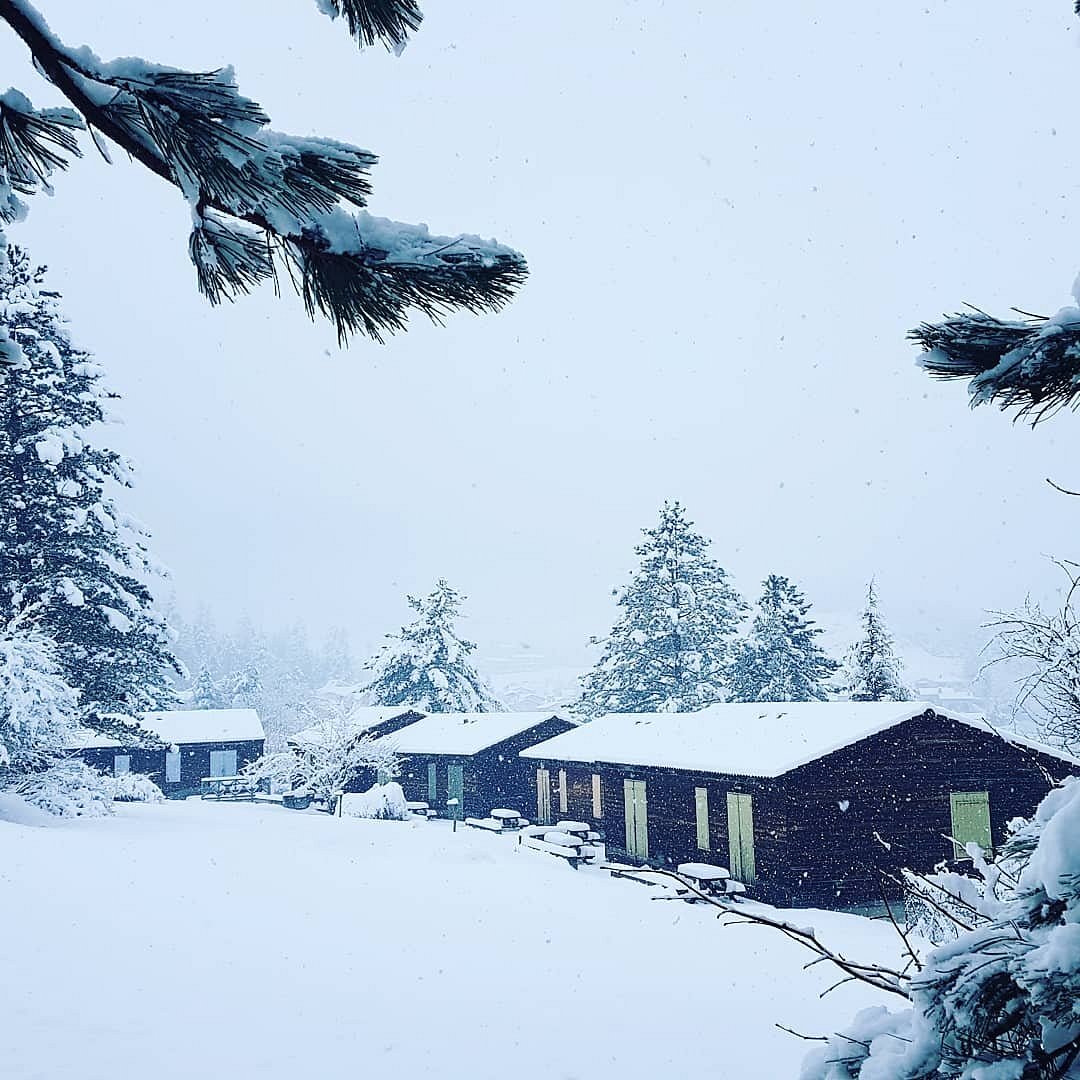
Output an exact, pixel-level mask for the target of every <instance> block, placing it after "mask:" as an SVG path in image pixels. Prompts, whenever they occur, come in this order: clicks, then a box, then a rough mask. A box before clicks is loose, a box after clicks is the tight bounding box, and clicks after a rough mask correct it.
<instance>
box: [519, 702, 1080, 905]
mask: <svg viewBox="0 0 1080 1080" xmlns="http://www.w3.org/2000/svg"><path fill="white" fill-rule="evenodd" d="M522 758H523V759H524V760H528V761H529V762H530V765H531V769H532V776H531V779H532V786H533V791H532V796H533V797H532V800H531V803H530V809H531V810H535V812H536V814H537V816H538V819H539V820H541V821H551V820H554V819H555V818H557V817H571V818H575V819H581V820H584V821H591V822H594V823H596V825H597V826H598V827H599V828H601V829H602V830H603V832H604V835H605V839H606V844H607V851H608V855H609V858H612V859H617V860H623V861H632V862H638V863H649V864H651V865H656V866H674V865H677V864H678V863H681V862H691V861H703V862H713V863H718V864H720V865H723V866H727V867H728V868H729V869H730V870H731V872H732V874H733V876H734V877H736V878H738V879H739V880H742V881H744V882H746V883H747V884H748V885H750V886H751V887H752V895H753V896H755V897H757V898H759V899H762V900H765V901H768V902H771V903H776V904H783V905H787V906H814V907H832V908H857V907H860V906H863V905H868V904H875V903H879V902H881V901H883V900H884V899H889V900H892V899H895V898H897V897H898V896H899V894H900V890H899V889H898V887H897V886H896V885H895V884H894V883H893V882H892V881H891V880H890V878H891V877H895V876H896V875H897V874H898V872H899V871H900V869H902V868H904V867H909V868H912V869H915V870H920V871H930V870H932V869H933V868H934V867H935V866H936V865H937V864H938V863H940V862H942V861H944V860H952V861H954V862H963V861H964V860H966V859H967V857H968V856H967V853H966V851H965V850H964V849H963V847H962V846H961V845H962V844H963V843H967V842H971V841H974V842H977V843H978V844H979V845H980V846H982V847H987V848H991V849H992V848H993V847H994V846H995V845H999V844H1000V843H1001V842H1002V840H1003V839H1004V837H1005V836H1006V832H1007V829H1006V826H1007V822H1009V821H1010V820H1011V819H1012V818H1014V817H1024V816H1030V815H1031V813H1032V812H1033V811H1034V810H1035V807H1036V806H1037V805H1038V803H1039V801H1040V799H1042V797H1043V796H1044V795H1045V794H1046V793H1047V791H1048V790H1049V789H1050V787H1051V786H1052V784H1053V783H1054V782H1055V781H1058V780H1060V779H1062V778H1063V777H1065V776H1066V775H1069V774H1072V773H1080V761H1077V760H1076V759H1073V758H1071V757H1070V756H1069V755H1067V754H1065V753H1064V752H1062V751H1057V750H1053V749H1051V748H1049V747H1046V746H1041V745H1039V744H1038V743H1035V742H1033V741H1031V740H1029V739H1024V738H1021V737H1018V736H1013V735H1012V734H1011V733H1010V734H1009V735H1008V737H1007V738H1006V737H1003V736H1002V735H1000V734H998V733H996V732H995V731H994V730H992V729H991V728H990V727H989V726H988V725H986V724H985V723H984V722H983V721H981V720H978V719H976V718H974V717H948V716H945V715H942V714H940V713H938V712H936V711H934V710H933V709H931V708H928V707H927V706H926V705H925V704H924V703H918V704H916V703H906V704H905V703H895V702H865V703H864V702H812V703H790V704H788V703H783V704H735V705H716V706H712V707H711V708H709V709H704V710H702V711H701V712H698V713H662V714H639V715H630V714H622V715H611V716H606V717H601V718H600V719H598V720H595V721H593V722H592V723H590V724H588V725H583V726H582V727H580V728H579V729H577V730H576V731H572V732H569V733H567V734H565V735H562V736H560V737H558V738H555V739H553V740H551V741H550V742H548V743H544V744H539V745H537V746H534V747H532V748H531V749H529V750H525V751H523V752H522ZM950 838H955V840H958V841H961V845H957V844H954V842H953V839H950Z"/></svg>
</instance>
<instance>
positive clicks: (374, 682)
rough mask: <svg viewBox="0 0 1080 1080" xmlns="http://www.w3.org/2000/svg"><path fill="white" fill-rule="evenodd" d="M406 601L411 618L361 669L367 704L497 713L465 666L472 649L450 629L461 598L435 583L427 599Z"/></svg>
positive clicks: (483, 687) (497, 707)
mask: <svg viewBox="0 0 1080 1080" xmlns="http://www.w3.org/2000/svg"><path fill="white" fill-rule="evenodd" d="M407 599H408V601H409V607H411V608H412V609H413V611H415V612H416V619H415V620H413V622H411V623H409V624H408V625H407V626H403V627H402V628H401V632H400V633H399V634H389V635H387V637H388V638H389V641H390V643H389V644H388V645H384V646H383V647H382V649H381V650H380V652H379V654H378V655H377V656H376V657H375V658H374V659H372V660H371V661H370V662H369V663H368V665H367V667H368V670H370V671H371V672H372V673H373V675H372V679H371V681H370V682H369V683H368V685H367V687H366V690H367V692H368V693H370V694H371V698H372V701H373V702H374V703H375V704H376V705H411V706H413V707H414V708H416V709H419V710H421V711H422V712H498V711H499V710H500V709H501V708H502V706H501V704H500V703H499V702H498V701H497V700H496V698H495V696H494V695H493V694H492V693H491V691H490V690H489V689H488V687H487V685H486V684H485V683H484V680H483V679H482V678H481V677H480V675H479V673H478V672H477V671H476V669H475V668H474V667H473V666H472V664H471V663H470V662H469V657H470V655H471V654H472V653H473V651H474V650H475V649H476V646H475V645H474V644H473V642H471V641H466V640H465V639H464V638H462V637H459V636H458V632H457V628H456V626H455V622H456V620H457V618H458V615H459V608H460V607H461V603H462V601H463V600H465V599H466V598H465V597H464V596H461V595H460V594H459V593H457V592H455V590H454V589H452V588H451V587H450V585H448V584H447V582H446V581H445V580H444V579H442V578H440V579H439V582H438V584H437V585H436V586H435V588H434V590H433V591H432V592H431V593H430V594H429V595H428V596H425V597H420V598H417V597H414V596H410V597H408V598H407Z"/></svg>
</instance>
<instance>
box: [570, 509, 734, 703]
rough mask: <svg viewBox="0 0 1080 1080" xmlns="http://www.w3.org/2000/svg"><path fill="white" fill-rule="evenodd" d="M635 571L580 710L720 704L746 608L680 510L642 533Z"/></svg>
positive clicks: (597, 641) (665, 514)
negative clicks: (734, 645) (736, 636)
mask: <svg viewBox="0 0 1080 1080" xmlns="http://www.w3.org/2000/svg"><path fill="white" fill-rule="evenodd" d="M642 531H643V533H644V535H645V540H644V542H643V543H641V544H639V545H638V547H637V548H635V552H636V554H637V555H639V556H640V558H641V563H640V566H639V567H638V569H637V570H635V571H634V572H633V574H632V575H631V579H630V582H629V584H628V585H627V586H626V588H625V589H623V590H622V592H621V593H620V594H619V599H618V603H619V607H620V608H621V609H622V611H621V613H620V615H619V618H618V620H617V621H616V623H615V625H614V627H613V628H612V630H611V633H610V634H609V635H608V636H607V637H606V638H603V639H596V638H594V639H593V643H594V644H601V645H603V647H604V653H603V656H601V658H600V660H599V662H598V663H597V665H596V667H595V668H594V669H593V670H592V671H590V672H589V673H588V674H587V675H586V676H584V678H583V679H582V680H581V682H582V696H581V699H580V701H579V702H578V708H579V709H580V710H581V711H582V712H584V713H586V714H588V715H593V716H595V715H599V714H601V713H605V712H684V711H687V710H692V709H700V708H701V707H702V706H705V705H709V704H711V703H712V702H716V701H724V700H726V699H727V697H728V692H729V681H728V675H729V669H730V665H731V658H732V643H733V641H734V638H735V635H736V634H737V632H738V628H739V623H740V621H741V620H742V618H743V615H744V613H745V611H746V605H745V604H744V603H743V601H742V600H741V599H740V598H739V596H738V594H737V593H736V592H735V590H734V588H732V586H731V584H730V582H729V580H728V576H727V574H726V572H725V571H724V570H723V569H722V568H721V566H720V565H719V564H718V563H717V562H716V561H715V560H714V559H712V558H711V557H710V556H709V555H708V554H707V552H708V547H709V543H710V541H709V540H707V539H706V538H705V537H704V536H702V535H701V534H700V533H697V532H695V531H694V529H693V522H692V521H690V520H688V518H687V517H686V512H685V511H684V510H683V507H682V506H681V505H680V504H679V503H678V502H674V503H664V506H663V508H662V509H661V511H660V521H659V522H658V524H657V525H656V526H655V527H653V528H651V529H643V530H642Z"/></svg>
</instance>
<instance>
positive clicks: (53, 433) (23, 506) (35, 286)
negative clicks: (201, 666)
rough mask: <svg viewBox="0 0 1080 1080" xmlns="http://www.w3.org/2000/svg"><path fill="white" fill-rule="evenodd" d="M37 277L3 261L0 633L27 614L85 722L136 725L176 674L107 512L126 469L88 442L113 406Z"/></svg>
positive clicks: (139, 538)
mask: <svg viewBox="0 0 1080 1080" xmlns="http://www.w3.org/2000/svg"><path fill="white" fill-rule="evenodd" d="M43 277H44V272H43V271H42V270H40V269H39V270H35V269H34V268H33V267H32V266H31V263H30V260H29V258H28V256H27V254H26V252H25V251H23V250H21V249H20V248H18V247H15V246H12V247H11V248H10V250H9V257H8V260H7V264H6V267H5V268H4V269H3V271H2V272H0V324H2V325H4V326H6V327H7V328H8V331H9V334H10V335H11V337H12V339H13V340H15V341H16V342H17V343H18V344H19V346H20V349H21V354H22V358H21V360H20V361H19V362H18V363H17V364H14V365H11V366H8V367H5V368H3V369H0V619H4V620H5V621H7V620H10V619H12V618H15V617H19V616H21V615H23V614H24V613H30V614H29V615H28V618H31V619H32V621H33V625H35V626H37V627H39V628H40V629H41V630H42V631H43V632H44V633H45V634H46V635H47V636H48V637H49V638H51V639H52V640H53V641H54V642H55V643H56V646H57V657H58V660H59V662H60V663H61V665H62V667H63V671H64V675H65V677H66V679H67V681H68V682H69V683H70V684H71V685H72V686H73V687H76V688H77V689H78V690H79V691H80V693H81V704H82V707H83V709H84V711H85V712H86V713H87V714H88V715H94V714H96V713H99V712H110V711H112V712H126V713H137V712H139V711H142V710H145V709H150V708H155V707H160V706H162V705H165V704H167V703H169V702H171V701H172V690H171V686H170V682H169V675H170V672H171V671H175V670H176V662H175V660H174V658H173V656H172V654H171V651H170V647H169V644H168V638H167V634H166V628H165V625H164V622H163V620H162V618H161V617H160V615H159V614H158V613H157V612H156V610H155V607H154V603H153V598H152V596H151V593H150V590H149V588H148V586H147V581H148V580H150V579H151V578H152V577H153V575H154V573H155V567H154V566H153V564H152V562H151V559H150V555H149V551H148V548H147V535H146V533H145V532H144V531H143V530H142V529H141V528H140V527H139V526H138V524H137V523H135V522H134V521H133V520H132V519H131V518H129V517H128V516H127V515H126V514H124V513H123V512H122V511H121V510H120V508H119V507H118V505H117V503H116V501H115V494H116V492H117V491H118V490H119V489H120V488H123V487H128V486H130V484H131V466H130V463H129V462H127V461H125V460H124V459H122V458H121V457H120V456H119V455H118V454H117V453H115V452H114V451H112V450H110V449H108V448H106V447H104V446H102V445H101V444H100V443H99V440H98V435H99V430H98V429H99V426H100V424H101V422H102V421H103V420H104V419H105V418H106V416H107V411H106V410H107V403H108V401H109V400H110V398H112V397H114V396H115V395H112V394H110V393H109V392H108V391H107V390H105V389H104V387H103V386H102V383H101V376H102V370H101V368H100V367H99V366H98V365H97V364H96V363H94V361H93V360H92V358H91V357H90V356H89V355H88V354H87V353H85V352H83V351H81V350H79V349H78V348H76V347H75V346H74V345H73V344H72V343H71V340H70V338H69V336H68V333H67V330H66V329H65V327H64V324H63V320H62V317H61V315H60V310H59V297H58V296H57V294H56V293H54V292H50V291H48V290H47V289H45V287H44V280H43Z"/></svg>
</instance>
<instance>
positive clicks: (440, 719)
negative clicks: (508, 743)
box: [386, 712, 555, 755]
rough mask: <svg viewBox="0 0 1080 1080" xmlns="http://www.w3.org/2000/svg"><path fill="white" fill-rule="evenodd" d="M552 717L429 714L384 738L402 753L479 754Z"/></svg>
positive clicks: (525, 714) (507, 713) (541, 715)
mask: <svg viewBox="0 0 1080 1080" xmlns="http://www.w3.org/2000/svg"><path fill="white" fill-rule="evenodd" d="M554 716H555V714H554V713H550V712H536V713H527V712H488V713H430V714H429V715H428V716H425V717H424V719H423V720H417V721H416V723H415V724H410V725H409V726H408V727H404V728H402V729H401V730H400V731H398V732H395V733H394V734H393V735H388V736H387V737H386V738H387V740H388V741H392V742H393V744H394V747H395V749H397V750H398V751H399V752H401V753H402V754H461V755H469V754H478V753H479V752H480V751H481V750H486V749H487V748H488V747H489V746H494V745H495V744H496V743H501V742H502V741H503V740H504V739H510V738H513V736H515V735H520V734H521V733H522V732H523V731H528V730H529V729H530V728H534V727H537V726H538V725H540V724H543V723H544V722H545V721H547V720H551V719H552V718H553V717H554Z"/></svg>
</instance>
